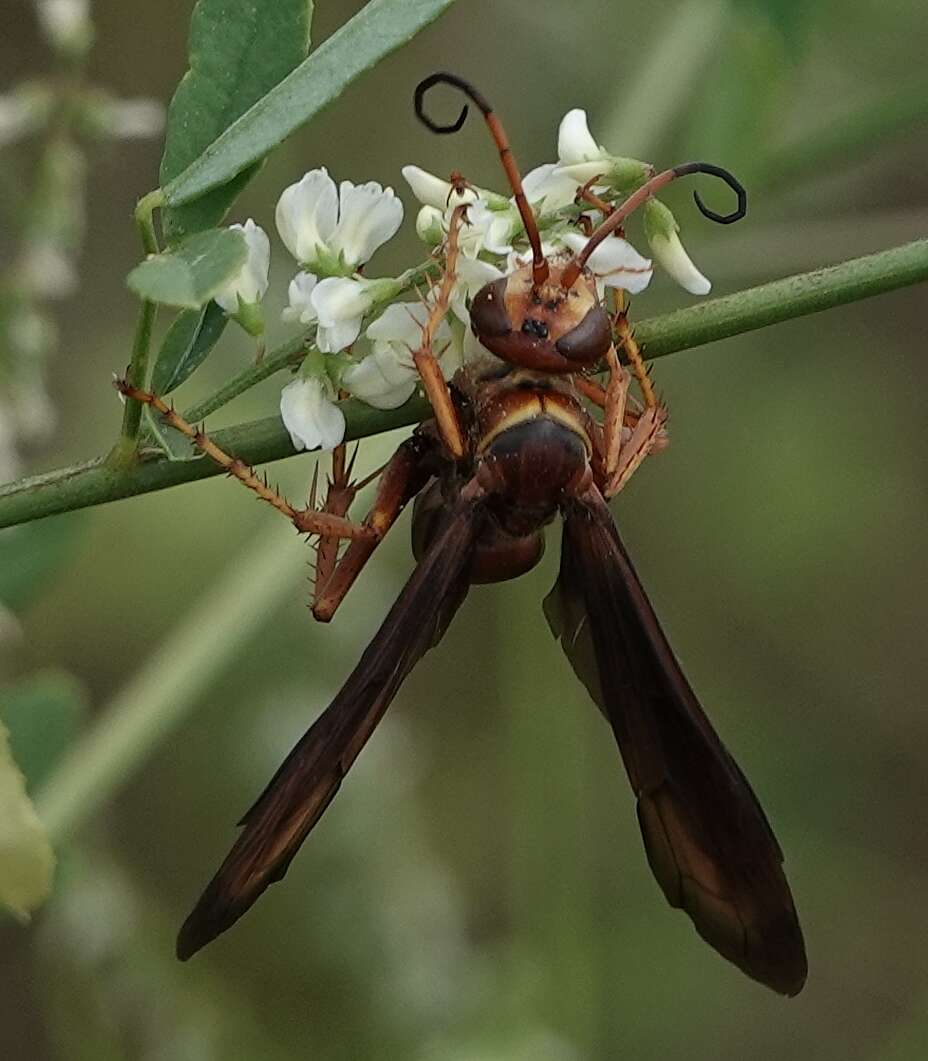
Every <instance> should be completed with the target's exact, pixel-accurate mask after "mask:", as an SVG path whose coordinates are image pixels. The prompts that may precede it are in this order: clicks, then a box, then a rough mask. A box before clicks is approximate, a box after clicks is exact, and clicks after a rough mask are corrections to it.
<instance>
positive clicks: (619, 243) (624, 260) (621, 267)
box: [561, 232, 654, 295]
mask: <svg viewBox="0 0 928 1061" xmlns="http://www.w3.org/2000/svg"><path fill="white" fill-rule="evenodd" d="M561 238H562V239H563V242H564V243H565V244H566V246H568V247H570V249H571V250H572V251H574V252H578V251H581V250H583V248H584V247H585V246H586V244H587V238H586V236H584V235H583V234H582V233H580V232H565V233H564V235H563V236H562V237H561ZM586 267H587V268H588V269H589V270H590V272H591V273H592V274H593V275H594V276H595V277H596V286H597V288H599V293H600V295H602V289H603V288H606V287H618V288H621V289H622V290H623V291H627V292H628V293H629V294H631V295H637V294H639V293H640V292H641V291H644V289H645V288H646V287H647V286H648V284H649V283H650V282H651V277H652V276H653V275H654V270H653V269H652V268H651V261H650V259H648V258H643V257H642V256H641V255H640V254H639V253H638V251H636V250H635V248H634V247H633V246H632V245H631V244H630V243H629V242H628V240H625V239H621V238H620V237H618V236H607V237H606V239H604V240H603V241H602V243H600V245H599V246H598V247H597V248H596V250H594V251H593V253H592V254H591V255H590V256H589V258H588V259H587V262H586Z"/></svg>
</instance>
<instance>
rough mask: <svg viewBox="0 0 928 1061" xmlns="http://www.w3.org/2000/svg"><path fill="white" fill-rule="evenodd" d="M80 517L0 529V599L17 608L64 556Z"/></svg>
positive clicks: (27, 601)
mask: <svg viewBox="0 0 928 1061" xmlns="http://www.w3.org/2000/svg"><path fill="white" fill-rule="evenodd" d="M79 523H80V517H78V518H77V519H75V518H74V517H73V516H68V517H65V518H62V517H60V516H58V517H51V518H50V519H43V520H38V521H36V522H35V523H27V524H23V525H21V526H19V527H10V528H8V529H7V530H3V531H0V601H2V603H3V604H5V605H7V606H8V607H10V608H12V609H13V610H14V611H17V612H21V611H22V610H23V609H24V608H26V607H27V606H28V605H29V604H30V603H31V602H32V600H33V598H34V597H36V596H37V595H38V593H39V592H41V590H42V588H43V587H44V585H45V583H46V582H47V580H48V579H49V578H50V577H51V576H52V575H54V574H55V572H56V571H57V570H58V568H59V567H61V565H62V564H63V563H64V561H65V560H66V559H67V558H68V555H69V553H70V550H71V547H72V546H73V544H74V541H75V538H76V530H77V527H78V525H79Z"/></svg>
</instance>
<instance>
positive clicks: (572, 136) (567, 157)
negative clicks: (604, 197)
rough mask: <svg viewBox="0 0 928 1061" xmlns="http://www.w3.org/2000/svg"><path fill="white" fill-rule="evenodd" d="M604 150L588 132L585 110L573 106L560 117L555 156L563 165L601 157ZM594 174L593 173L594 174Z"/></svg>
mask: <svg viewBox="0 0 928 1061" xmlns="http://www.w3.org/2000/svg"><path fill="white" fill-rule="evenodd" d="M604 156H605V152H604V151H603V149H602V148H601V147H600V146H599V144H597V143H596V141H595V140H594V139H593V137H592V135H591V134H590V129H589V126H588V125H587V121H586V111H585V110H581V109H580V108H579V107H575V108H574V109H573V110H570V111H568V112H567V113H566V114H565V115H564V117H563V118H562V119H561V124H560V126H559V127H558V131H557V157H558V160H559V161H560V162H561V163H562V164H565V165H570V164H572V163H574V162H589V161H591V160H593V159H602V158H603V157H604ZM594 176H595V174H594Z"/></svg>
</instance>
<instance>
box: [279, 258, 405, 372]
mask: <svg viewBox="0 0 928 1061" xmlns="http://www.w3.org/2000/svg"><path fill="white" fill-rule="evenodd" d="M398 290H399V285H398V284H397V283H396V281H395V280H392V279H389V278H387V279H383V280H366V279H364V278H363V277H350V276H327V277H326V278H325V279H324V280H320V279H318V277H316V275H315V274H314V273H307V272H302V273H297V274H296V276H295V277H294V278H293V279H292V280H291V281H290V287H289V288H288V289H287V294H288V297H289V303H290V304H289V305H288V306H287V307H286V309H284V311H283V313H282V317H283V319H284V320H286V321H299V323H300V324H311V323H312V322H313V321H316V322H317V328H316V346H317V347H318V349H319V350H321V351H322V352H323V353H326V354H334V353H338V351H340V350H346V349H347V348H348V347H349V346H351V344H352V343H353V342H354V341H355V339H357V337H358V335H359V334H360V332H361V323H362V321H363V320H364V317H365V316H366V315H367V314H368V313H370V311H371V310H372V309H373V308H374V306H376V305H377V303H378V302H382V301H384V300H385V299H388V298H391V297H392V296H393V295H395V294H396V293H397V292H398Z"/></svg>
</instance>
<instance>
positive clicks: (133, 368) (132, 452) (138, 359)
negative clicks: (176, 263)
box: [107, 188, 164, 468]
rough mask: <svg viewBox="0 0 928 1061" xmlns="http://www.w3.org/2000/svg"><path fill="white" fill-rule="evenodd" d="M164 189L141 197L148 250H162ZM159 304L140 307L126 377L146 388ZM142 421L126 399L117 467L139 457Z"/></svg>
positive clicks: (138, 407) (139, 218)
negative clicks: (158, 216) (159, 224)
mask: <svg viewBox="0 0 928 1061" xmlns="http://www.w3.org/2000/svg"><path fill="white" fill-rule="evenodd" d="M163 199H164V197H163V195H162V194H161V189H160V188H158V189H156V190H155V191H153V192H149V193H148V195H146V196H144V197H143V198H142V199H140V200H139V202H138V205H137V206H136V208H135V221H136V224H137V226H138V230H139V236H140V237H141V240H142V247H143V248H144V250H145V253H146V254H157V253H158V237H157V236H156V235H155V224H154V220H153V216H152V215H153V213H154V211H155V209H156V207H158V206H160V205H161V203H162V202H163ZM157 312H158V306H157V304H156V303H154V302H147V301H143V302H142V305H141V307H140V308H139V319H138V323H137V324H136V326H135V340H134V341H133V343H132V360H131V361H130V362H129V368H128V369H127V371H126V379H127V380H128V381H129V383H131V384H132V386H133V387H139V388H144V387H145V385H146V383H147V382H148V361H149V357H150V355H151V335H152V331H153V329H154V326H155V317H156V315H157ZM141 423H142V404H141V402H137V401H135V400H134V399H132V398H128V399H127V400H126V408H125V410H124V411H123V417H122V429H121V430H120V433H119V441H118V442H117V443H116V446H115V447H114V448H113V450H112V452H111V453H110V455H109V457H108V458H107V459H108V460H109V462H110V463H111V464H112V465H113V466H114V467H116V468H126V467H129V466H130V465H131V464H132V463H133V462H134V460H135V457H136V448H137V445H136V444H137V441H138V437H139V428H140V427H141Z"/></svg>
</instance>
